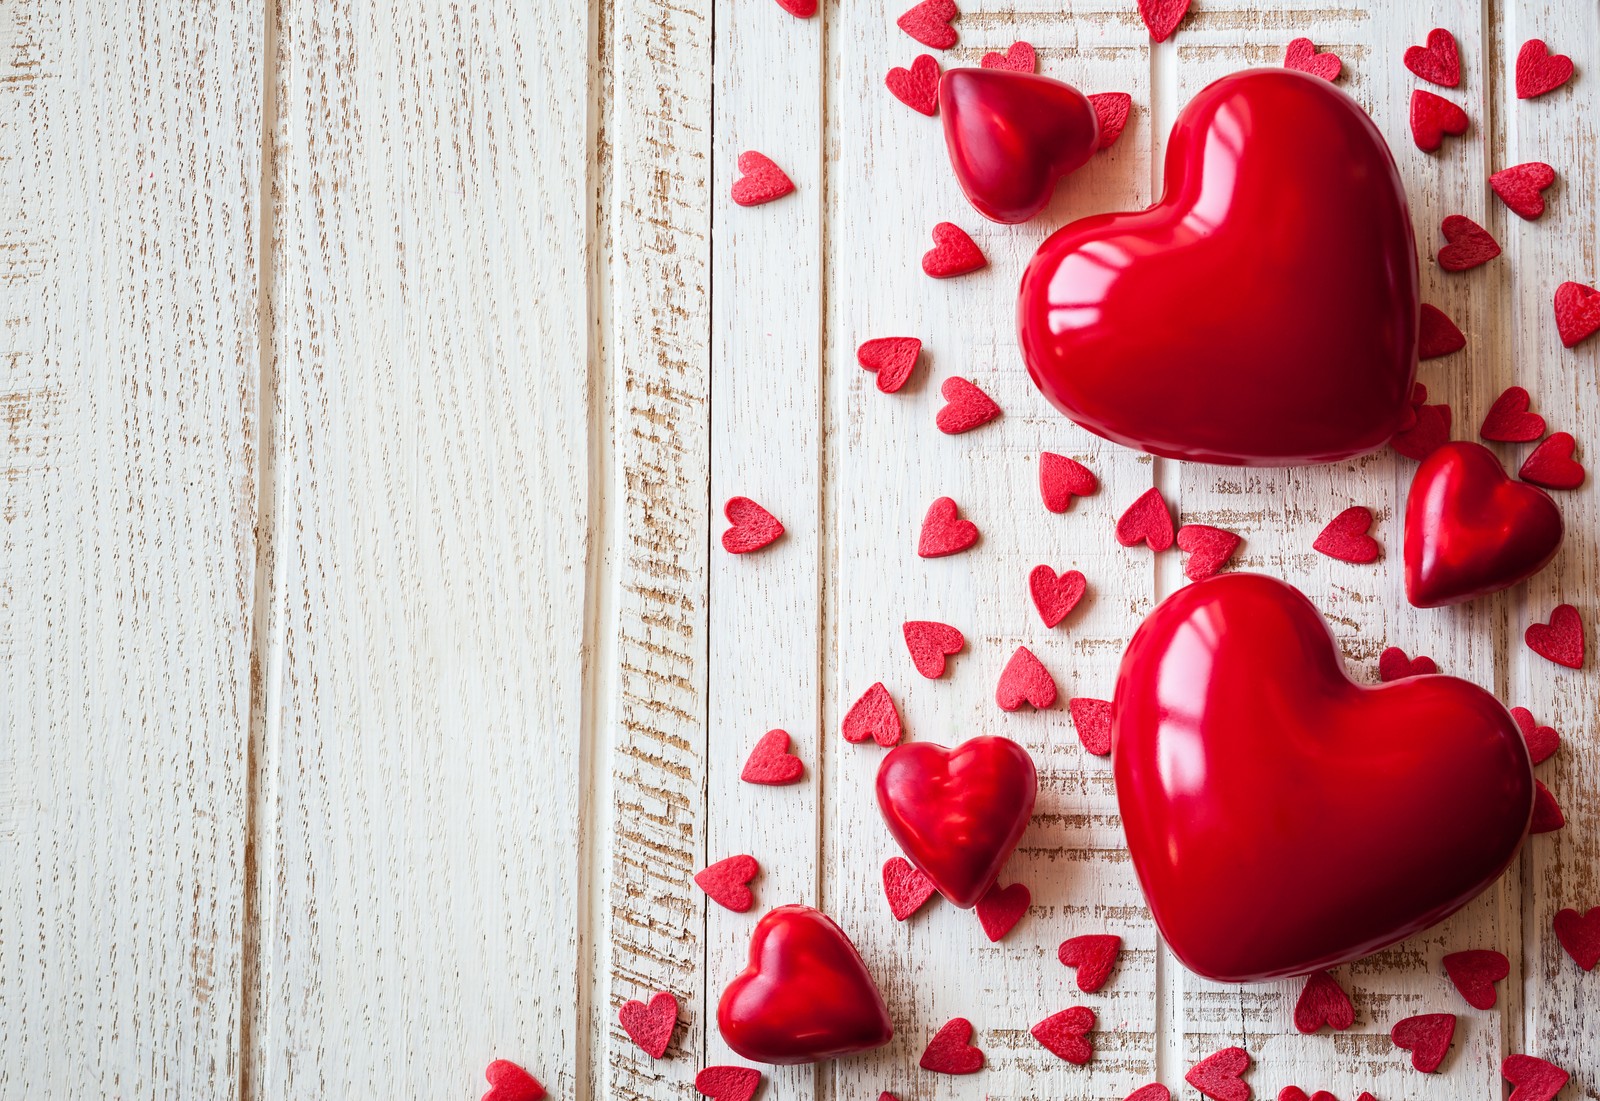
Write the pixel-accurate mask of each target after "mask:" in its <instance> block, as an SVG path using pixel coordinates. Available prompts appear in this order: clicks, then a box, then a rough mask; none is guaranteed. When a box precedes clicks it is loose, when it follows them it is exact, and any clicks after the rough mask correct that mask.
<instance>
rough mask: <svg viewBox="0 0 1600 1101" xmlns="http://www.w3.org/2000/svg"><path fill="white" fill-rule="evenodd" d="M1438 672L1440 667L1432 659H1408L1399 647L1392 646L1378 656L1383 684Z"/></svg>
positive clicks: (1380, 677)
mask: <svg viewBox="0 0 1600 1101" xmlns="http://www.w3.org/2000/svg"><path fill="white" fill-rule="evenodd" d="M1438 671H1439V666H1438V665H1436V664H1435V663H1434V660H1433V659H1432V658H1430V657H1424V656H1420V655H1419V656H1418V657H1416V658H1415V659H1413V658H1408V657H1406V652H1405V651H1404V650H1402V649H1400V647H1398V646H1390V647H1389V648H1388V649H1386V650H1384V652H1383V653H1381V654H1379V655H1378V680H1379V681H1380V682H1382V683H1383V684H1388V683H1389V682H1390V681H1395V680H1403V679H1404V678H1406V677H1427V676H1432V675H1433V674H1434V673H1437V672H1438Z"/></svg>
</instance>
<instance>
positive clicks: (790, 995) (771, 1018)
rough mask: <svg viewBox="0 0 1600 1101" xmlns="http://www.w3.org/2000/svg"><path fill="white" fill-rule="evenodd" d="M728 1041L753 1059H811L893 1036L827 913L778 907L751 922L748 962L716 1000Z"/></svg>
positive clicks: (868, 980)
mask: <svg viewBox="0 0 1600 1101" xmlns="http://www.w3.org/2000/svg"><path fill="white" fill-rule="evenodd" d="M717 1028H718V1030H720V1031H721V1033H722V1038H723V1039H724V1040H726V1041H727V1043H728V1046H729V1047H731V1048H732V1049H733V1050H734V1051H736V1052H738V1053H739V1054H740V1055H742V1056H743V1057H744V1058H746V1059H751V1060H754V1061H755V1062H758V1063H813V1062H816V1061H817V1060H819V1059H834V1058H837V1057H838V1056H840V1055H850V1054H852V1053H854V1052H858V1051H870V1050H871V1049H872V1048H875V1047H882V1046H883V1045H884V1044H887V1043H888V1042H889V1040H890V1039H891V1038H893V1036H894V1027H893V1026H892V1025H891V1024H890V1023H889V1011H888V1009H887V1008H885V1006H884V1004H883V995H881V994H879V993H878V986H877V984H876V983H874V982H873V981H872V976H871V975H870V974H868V973H867V965H866V964H864V963H862V962H861V956H860V954H859V953H857V952H856V947H855V945H853V944H851V943H850V938H849V937H847V936H845V935H844V930H842V929H840V928H839V927H838V926H837V925H835V924H834V923H833V921H832V919H830V918H829V917H828V916H827V915H826V914H824V913H822V911H820V910H814V909H812V908H811V907H810V906H779V907H778V908H777V909H776V910H773V911H771V912H769V913H768V914H767V915H766V916H765V917H763V918H762V919H761V920H760V921H759V922H757V923H756V928H755V932H754V933H752V934H751V935H750V963H749V965H748V966H747V967H746V968H745V969H744V970H743V971H742V972H740V974H739V976H738V977H737V978H735V979H734V980H733V981H732V982H730V983H729V984H728V986H727V989H726V990H724V991H723V992H722V999H721V1001H719V1002H718V1003H717Z"/></svg>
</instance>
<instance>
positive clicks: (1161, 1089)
mask: <svg viewBox="0 0 1600 1101" xmlns="http://www.w3.org/2000/svg"><path fill="white" fill-rule="evenodd" d="M1123 1101H1172V1091H1170V1090H1169V1089H1167V1087H1166V1086H1163V1085H1162V1084H1161V1083H1160V1082H1151V1083H1150V1084H1149V1085H1148V1086H1140V1087H1139V1088H1138V1089H1136V1090H1134V1091H1133V1092H1132V1093H1130V1094H1128V1096H1127V1097H1125V1098H1123Z"/></svg>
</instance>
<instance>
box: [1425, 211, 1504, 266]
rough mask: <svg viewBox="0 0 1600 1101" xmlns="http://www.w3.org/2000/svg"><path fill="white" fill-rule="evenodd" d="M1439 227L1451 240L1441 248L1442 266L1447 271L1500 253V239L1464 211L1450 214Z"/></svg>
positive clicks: (1481, 262) (1487, 260) (1440, 258)
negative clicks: (1497, 239) (1491, 234)
mask: <svg viewBox="0 0 1600 1101" xmlns="http://www.w3.org/2000/svg"><path fill="white" fill-rule="evenodd" d="M1439 230H1440V232H1442V233H1443V234H1444V239H1445V240H1446V241H1448V242H1449V244H1447V245H1445V246H1444V247H1443V248H1441V249H1440V250H1439V266H1440V267H1441V268H1443V269H1444V270H1445V271H1468V270H1470V269H1472V268H1475V267H1478V266H1479V265H1481V264H1487V263H1488V262H1489V261H1490V260H1493V259H1494V258H1495V257H1496V256H1499V255H1500V242H1498V241H1496V240H1495V239H1494V238H1493V237H1492V236H1490V234H1489V231H1488V230H1486V229H1484V228H1483V227H1482V226H1480V225H1479V224H1478V223H1477V222H1474V221H1473V220H1472V219H1471V218H1468V217H1467V216H1466V215H1464V214H1452V215H1450V216H1449V217H1448V218H1446V219H1445V220H1444V221H1443V222H1441V223H1440V224H1439Z"/></svg>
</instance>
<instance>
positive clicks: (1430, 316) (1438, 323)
mask: <svg viewBox="0 0 1600 1101" xmlns="http://www.w3.org/2000/svg"><path fill="white" fill-rule="evenodd" d="M1466 346H1467V338H1466V335H1465V334H1464V333H1462V331H1461V330H1460V329H1458V328H1456V323H1455V322H1454V321H1451V320H1450V318H1449V317H1447V316H1445V313H1444V311H1443V310H1441V309H1439V307H1437V306H1430V305H1428V304H1427V303H1426V302H1424V303H1423V305H1422V319H1421V324H1420V326H1419V327H1418V329H1417V358H1418V359H1438V358H1439V357H1440V356H1447V355H1449V354H1450V353H1451V352H1459V351H1460V350H1461V349H1463V348H1465V347H1466Z"/></svg>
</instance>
